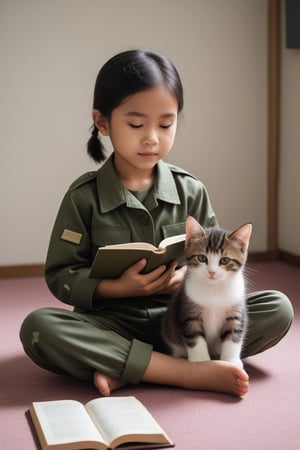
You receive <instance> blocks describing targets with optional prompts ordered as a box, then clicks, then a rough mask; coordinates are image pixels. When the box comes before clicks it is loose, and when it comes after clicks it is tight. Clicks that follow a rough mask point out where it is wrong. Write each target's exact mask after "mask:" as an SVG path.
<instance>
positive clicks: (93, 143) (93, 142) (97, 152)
mask: <svg viewBox="0 0 300 450" xmlns="http://www.w3.org/2000/svg"><path fill="white" fill-rule="evenodd" d="M87 152H88V154H89V155H90V157H91V158H92V159H93V160H94V161H95V162H98V163H101V162H102V161H104V160H105V159H106V156H105V148H104V145H103V143H102V141H101V138H100V136H99V131H98V128H97V127H96V125H94V126H93V130H92V135H91V137H90V139H89V140H88V143H87Z"/></svg>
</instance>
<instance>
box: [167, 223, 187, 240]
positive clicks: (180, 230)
mask: <svg viewBox="0 0 300 450" xmlns="http://www.w3.org/2000/svg"><path fill="white" fill-rule="evenodd" d="M162 233H163V239H165V238H167V237H170V236H176V235H177V234H184V233H185V222H178V223H173V224H171V225H164V226H162Z"/></svg>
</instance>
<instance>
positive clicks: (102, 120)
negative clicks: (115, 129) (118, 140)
mask: <svg viewBox="0 0 300 450" xmlns="http://www.w3.org/2000/svg"><path fill="white" fill-rule="evenodd" d="M92 116H93V120H94V123H95V126H96V127H97V128H98V130H99V131H100V133H101V134H102V135H103V136H109V133H110V131H109V124H108V120H107V118H106V117H105V116H104V115H103V114H102V113H101V111H99V109H93V112H92Z"/></svg>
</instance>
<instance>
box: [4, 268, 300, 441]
mask: <svg viewBox="0 0 300 450" xmlns="http://www.w3.org/2000/svg"><path fill="white" fill-rule="evenodd" d="M249 266H250V268H252V269H253V270H251V278H252V280H253V281H254V283H253V290H254V289H255V290H258V289H269V288H270V289H279V290H282V291H283V292H285V293H286V294H287V295H288V296H289V297H290V299H291V300H292V303H293V305H294V308H295V314H296V317H295V322H294V324H293V326H292V328H291V330H290V332H289V334H288V335H287V336H286V337H285V338H284V339H283V341H281V343H280V344H279V345H277V346H276V347H275V348H273V349H271V350H269V351H267V352H265V353H263V354H261V355H257V356H255V357H253V358H249V359H248V360H247V361H246V370H247V371H248V373H249V375H250V378H251V390H250V392H249V394H248V395H247V397H246V398H244V399H243V400H238V399H236V398H234V397H232V396H229V395H223V394H215V393H209V392H196V391H185V390H181V389H174V388H168V387H160V386H153V385H146V384H141V385H138V386H129V387H126V388H124V389H122V390H120V391H117V394H115V395H135V396H136V397H137V398H139V399H140V400H141V401H142V402H143V403H144V404H145V405H146V406H147V407H148V408H149V410H150V411H151V412H152V414H153V415H154V416H155V418H156V419H157V420H158V422H159V423H160V424H161V425H162V426H163V428H165V430H166V432H167V433H168V434H169V435H170V437H171V439H173V440H174V441H175V443H176V449H177V450H198V449H199V450H229V449H230V450H241V449H242V450H253V449H258V450H269V449H270V450H271V449H272V450H277V449H278V450H299V449H300V361H299V348H300V327H299V325H300V298H299V292H300V270H299V268H296V267H294V266H290V265H288V264H285V263H281V262H270V263H269V262H268V263H251V264H249ZM0 298H1V303H0V304H1V347H0V352H1V360H0V412H1V414H0V449H1V450H35V449H37V448H39V446H38V445H37V443H36V442H35V439H34V435H33V434H32V432H31V430H30V427H29V425H28V421H27V418H26V415H25V412H26V410H27V409H28V407H29V405H30V403H31V402H32V401H42V400H50V399H53V400H54V399H61V398H71V399H77V400H80V401H82V402H87V401H88V400H90V399H92V398H95V397H97V391H96V389H95V388H94V387H93V386H92V385H89V384H87V383H83V382H80V381H77V380H73V379H71V378H67V377H61V376H58V375H55V374H51V373H48V372H46V371H44V370H43V369H40V368H39V367H37V366H35V365H34V364H33V363H32V362H31V361H30V360H29V359H28V358H27V357H26V356H25V354H24V353H23V350H22V347H21V344H20V342H19V338H18V333H19V327H20V324H21V322H22V320H23V318H24V317H25V315H26V314H27V313H29V312H30V311H31V310H33V309H35V308H38V307H42V306H51V305H56V306H58V305H59V306H63V305H62V304H60V303H58V302H57V301H56V300H55V299H54V298H53V297H52V295H51V294H50V293H49V291H48V290H47V287H46V285H45V282H44V280H43V279H42V278H23V279H15V280H11V279H10V280H0Z"/></svg>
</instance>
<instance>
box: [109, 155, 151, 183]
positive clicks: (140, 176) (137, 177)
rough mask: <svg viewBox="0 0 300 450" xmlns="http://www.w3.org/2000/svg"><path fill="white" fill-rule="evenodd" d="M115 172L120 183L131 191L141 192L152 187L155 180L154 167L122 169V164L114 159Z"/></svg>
mask: <svg viewBox="0 0 300 450" xmlns="http://www.w3.org/2000/svg"><path fill="white" fill-rule="evenodd" d="M114 166H115V170H116V172H117V174H118V177H119V180H120V182H121V183H122V184H123V185H124V186H125V187H126V188H127V189H129V190H131V191H143V190H145V189H148V188H150V187H151V186H153V184H154V183H155V180H156V167H153V168H151V169H145V170H139V169H137V168H132V170H130V168H128V167H123V165H122V163H121V164H120V161H119V160H118V159H117V161H116V158H115V161H114Z"/></svg>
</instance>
